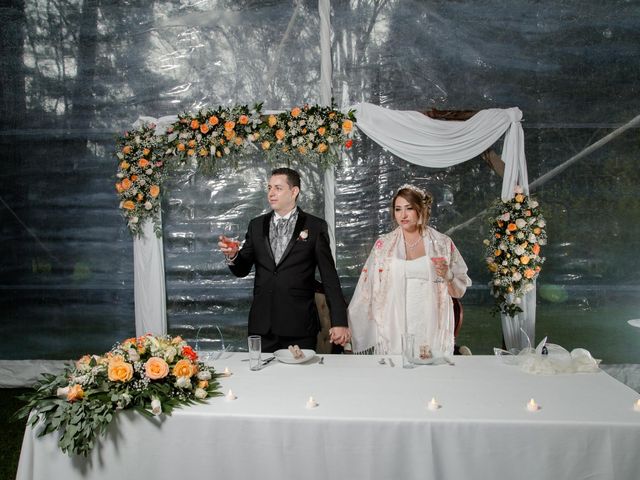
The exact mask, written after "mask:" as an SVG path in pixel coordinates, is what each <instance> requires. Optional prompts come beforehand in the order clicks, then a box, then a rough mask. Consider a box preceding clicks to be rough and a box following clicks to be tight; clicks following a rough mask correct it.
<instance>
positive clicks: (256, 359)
mask: <svg viewBox="0 0 640 480" xmlns="http://www.w3.org/2000/svg"><path fill="white" fill-rule="evenodd" d="M248 340H249V370H254V371H255V370H260V368H261V367H262V358H261V356H262V337H261V336H260V335H249V339H248Z"/></svg>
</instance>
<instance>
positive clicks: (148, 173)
mask: <svg viewBox="0 0 640 480" xmlns="http://www.w3.org/2000/svg"><path fill="white" fill-rule="evenodd" d="M144 173H146V174H147V175H151V174H152V173H153V169H152V168H147V169H146V170H145V172H144Z"/></svg>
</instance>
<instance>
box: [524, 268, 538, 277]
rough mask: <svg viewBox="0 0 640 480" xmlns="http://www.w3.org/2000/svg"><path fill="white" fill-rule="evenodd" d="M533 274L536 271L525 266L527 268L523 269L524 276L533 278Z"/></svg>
mask: <svg viewBox="0 0 640 480" xmlns="http://www.w3.org/2000/svg"><path fill="white" fill-rule="evenodd" d="M535 274H536V272H535V271H534V270H532V269H530V268H527V269H526V270H525V271H524V276H525V277H526V278H533V276H534V275H535Z"/></svg>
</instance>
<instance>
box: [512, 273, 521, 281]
mask: <svg viewBox="0 0 640 480" xmlns="http://www.w3.org/2000/svg"><path fill="white" fill-rule="evenodd" d="M511 278H513V281H514V282H519V281H520V280H522V274H521V273H520V272H516V273H514V274H513V276H512V277H511Z"/></svg>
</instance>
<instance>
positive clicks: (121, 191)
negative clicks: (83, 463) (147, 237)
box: [116, 104, 356, 235]
mask: <svg viewBox="0 0 640 480" xmlns="http://www.w3.org/2000/svg"><path fill="white" fill-rule="evenodd" d="M355 121H356V119H355V116H354V112H353V111H349V112H347V113H346V114H345V113H343V112H340V111H339V110H338V109H337V108H336V107H335V106H334V105H331V106H328V107H323V106H320V105H311V106H310V105H304V106H303V107H294V108H292V109H291V110H289V111H286V112H281V113H277V114H269V115H263V114H262V104H256V105H254V107H253V108H250V107H249V106H247V105H239V106H234V107H228V108H224V107H218V108H217V109H214V110H211V109H208V110H200V111H199V112H197V113H182V114H180V115H178V121H177V122H175V123H173V124H172V125H170V126H169V127H168V128H167V130H166V133H165V134H164V135H155V131H154V129H155V126H154V125H146V126H143V127H141V128H139V129H138V130H135V131H132V132H125V134H124V136H123V137H121V138H120V139H119V140H118V147H117V151H116V156H117V157H118V162H119V164H118V173H117V177H118V180H117V182H116V190H117V192H118V195H119V196H120V208H121V210H122V212H123V214H124V216H125V218H126V219H127V225H128V226H129V229H130V230H131V232H132V233H133V234H136V235H140V234H141V233H142V232H141V225H142V223H143V221H144V220H146V219H151V220H152V221H153V222H154V224H155V227H156V228H155V231H156V235H160V234H161V231H160V227H159V225H160V222H159V218H160V217H159V215H160V198H159V195H160V192H161V188H162V180H163V178H164V177H163V175H164V173H163V172H164V169H163V167H165V168H166V167H167V166H169V165H171V164H172V163H174V162H172V160H175V159H177V162H178V163H182V164H185V163H190V164H192V165H194V166H197V167H198V168H199V169H200V170H201V171H204V172H205V173H211V172H214V171H215V170H216V169H217V168H218V167H219V166H220V165H222V166H224V167H231V168H236V167H237V161H238V159H239V158H241V157H242V156H244V155H248V154H252V153H253V154H256V153H258V152H262V153H263V154H264V155H265V156H266V159H267V161H269V162H270V163H272V164H273V163H276V162H286V163H287V164H291V163H293V162H297V163H316V164H318V165H320V166H321V167H323V168H326V167H328V166H330V165H334V164H336V163H337V162H338V160H339V158H340V155H339V152H340V150H341V149H342V148H346V149H349V148H351V146H352V145H353V139H352V136H353V127H354V123H355Z"/></svg>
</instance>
